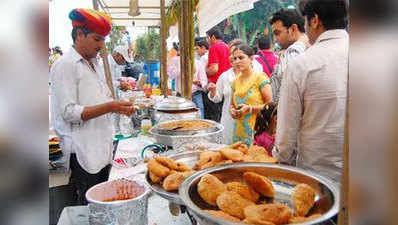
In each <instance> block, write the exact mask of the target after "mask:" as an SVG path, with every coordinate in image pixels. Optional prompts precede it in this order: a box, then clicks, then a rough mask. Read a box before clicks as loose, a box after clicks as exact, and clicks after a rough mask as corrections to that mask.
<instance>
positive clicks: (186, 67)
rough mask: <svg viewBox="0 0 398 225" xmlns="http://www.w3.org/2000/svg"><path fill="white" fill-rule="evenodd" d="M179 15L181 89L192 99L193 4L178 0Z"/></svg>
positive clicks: (185, 95)
mask: <svg viewBox="0 0 398 225" xmlns="http://www.w3.org/2000/svg"><path fill="white" fill-rule="evenodd" d="M180 1H181V2H180V3H181V7H180V10H181V15H180V17H179V21H178V22H179V23H180V24H181V25H179V28H180V27H181V29H179V37H180V52H181V54H180V55H181V57H180V63H181V78H182V79H181V81H182V85H181V89H182V95H183V96H184V97H185V98H187V99H191V98H192V80H193V72H194V62H195V61H194V57H193V56H194V49H193V47H194V43H193V42H194V30H193V13H194V10H195V8H194V4H193V2H192V1H190V0H180Z"/></svg>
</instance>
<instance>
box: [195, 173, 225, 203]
mask: <svg viewBox="0 0 398 225" xmlns="http://www.w3.org/2000/svg"><path fill="white" fill-rule="evenodd" d="M197 188H198V193H199V196H200V197H201V198H202V199H203V200H204V201H205V202H207V203H208V204H210V205H214V206H216V205H217V204H216V200H217V197H218V196H219V195H220V194H221V193H223V192H224V191H226V190H227V188H226V187H225V184H224V183H223V182H221V181H220V180H219V179H218V178H217V177H215V176H213V175H211V174H206V175H204V176H203V177H202V178H201V179H200V181H199V183H198V186H197Z"/></svg>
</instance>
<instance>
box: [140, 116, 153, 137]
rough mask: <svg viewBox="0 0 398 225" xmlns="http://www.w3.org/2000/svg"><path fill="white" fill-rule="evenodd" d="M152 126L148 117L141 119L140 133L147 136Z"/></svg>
mask: <svg viewBox="0 0 398 225" xmlns="http://www.w3.org/2000/svg"><path fill="white" fill-rule="evenodd" d="M151 128H152V122H151V120H149V119H143V120H142V121H141V134H142V135H147V136H149V135H150V133H149V130H150V129H151Z"/></svg>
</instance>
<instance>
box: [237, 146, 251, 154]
mask: <svg viewBox="0 0 398 225" xmlns="http://www.w3.org/2000/svg"><path fill="white" fill-rule="evenodd" d="M237 149H238V150H239V151H241V152H243V153H244V154H247V153H248V150H249V148H248V147H247V145H245V144H241V145H240V146H239V147H238V148H237Z"/></svg>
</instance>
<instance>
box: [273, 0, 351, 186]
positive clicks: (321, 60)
mask: <svg viewBox="0 0 398 225" xmlns="http://www.w3.org/2000/svg"><path fill="white" fill-rule="evenodd" d="M347 8H348V7H347V4H346V1H345V0H309V1H308V2H307V3H306V5H305V7H304V10H303V15H304V16H305V28H306V32H307V34H308V37H309V40H310V42H311V44H312V46H311V47H309V48H308V49H307V50H306V51H305V52H304V53H303V54H301V55H299V56H297V57H296V58H295V59H293V60H291V61H290V62H289V65H288V66H287V69H286V72H285V74H284V78H283V81H282V87H281V97H280V100H279V109H278V124H277V131H276V143H275V148H274V150H273V156H274V157H276V158H277V159H278V160H279V161H280V162H284V163H292V161H293V160H294V159H293V156H294V153H295V152H297V153H298V155H297V160H296V163H297V166H298V167H301V168H304V169H311V170H314V171H316V172H317V173H319V174H321V175H325V176H328V177H330V178H332V179H334V180H335V181H340V179H341V168H342V164H343V163H342V149H343V141H344V123H345V116H346V101H347V77H348V46H349V45H348V33H347V32H346V31H345V28H346V27H347V24H348V14H347Z"/></svg>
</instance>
